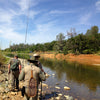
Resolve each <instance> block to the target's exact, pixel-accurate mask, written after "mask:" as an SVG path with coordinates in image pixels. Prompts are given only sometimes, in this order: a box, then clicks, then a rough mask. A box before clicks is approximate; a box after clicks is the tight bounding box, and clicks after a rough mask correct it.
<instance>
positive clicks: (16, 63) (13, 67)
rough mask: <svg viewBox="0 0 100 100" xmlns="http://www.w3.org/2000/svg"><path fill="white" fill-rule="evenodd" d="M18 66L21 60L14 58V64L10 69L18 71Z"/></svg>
mask: <svg viewBox="0 0 100 100" xmlns="http://www.w3.org/2000/svg"><path fill="white" fill-rule="evenodd" d="M18 66H19V61H18V59H14V60H13V64H11V66H10V69H11V70H13V71H16V70H18V69H19V68H18Z"/></svg>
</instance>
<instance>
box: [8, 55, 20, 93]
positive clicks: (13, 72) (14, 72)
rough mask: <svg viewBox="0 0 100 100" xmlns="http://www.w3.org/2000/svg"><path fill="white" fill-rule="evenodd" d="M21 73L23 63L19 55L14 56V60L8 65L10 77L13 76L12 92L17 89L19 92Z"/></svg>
mask: <svg viewBox="0 0 100 100" xmlns="http://www.w3.org/2000/svg"><path fill="white" fill-rule="evenodd" d="M20 72H21V62H20V60H18V55H14V58H13V59H11V60H10V62H9V65H8V75H10V76H11V79H10V80H11V91H14V90H15V84H16V89H17V90H19V80H18V77H19V74H20Z"/></svg>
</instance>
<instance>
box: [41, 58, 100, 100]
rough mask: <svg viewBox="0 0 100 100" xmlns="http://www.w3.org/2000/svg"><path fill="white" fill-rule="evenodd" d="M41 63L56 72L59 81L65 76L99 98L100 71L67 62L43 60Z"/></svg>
mask: <svg viewBox="0 0 100 100" xmlns="http://www.w3.org/2000/svg"><path fill="white" fill-rule="evenodd" d="M41 62H42V64H43V65H44V66H45V67H47V68H49V69H50V70H51V71H55V72H56V75H57V79H58V80H62V78H63V75H65V77H66V79H67V80H68V81H72V83H73V84H76V83H77V84H79V85H82V86H83V88H84V87H87V88H88V89H89V91H90V92H95V93H96V94H97V96H98V91H100V69H96V68H95V67H93V66H86V65H80V64H78V63H70V62H66V61H57V60H51V59H45V60H44V59H43V58H42V59H41ZM82 86H81V87H82ZM73 87H74V86H73ZM98 98H99V97H98ZM99 99H100V98H99ZM99 99H96V100H99Z"/></svg>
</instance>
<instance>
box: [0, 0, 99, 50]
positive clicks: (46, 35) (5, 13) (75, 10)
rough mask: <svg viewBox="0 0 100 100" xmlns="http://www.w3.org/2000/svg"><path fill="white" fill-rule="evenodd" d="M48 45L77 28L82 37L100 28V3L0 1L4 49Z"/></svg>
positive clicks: (91, 0) (0, 37)
mask: <svg viewBox="0 0 100 100" xmlns="http://www.w3.org/2000/svg"><path fill="white" fill-rule="evenodd" d="M27 16H28V17H29V18H28V19H29V20H28V34H27V41H26V43H29V44H30V43H45V42H51V41H53V40H55V39H56V35H58V34H59V33H61V32H62V33H64V34H65V35H66V33H67V31H69V30H70V29H71V28H75V29H76V32H78V33H86V30H87V29H90V28H91V27H92V26H94V25H97V26H98V27H99V28H100V0H0V47H1V48H3V49H4V48H7V47H9V44H13V43H25V32H26V23H27Z"/></svg>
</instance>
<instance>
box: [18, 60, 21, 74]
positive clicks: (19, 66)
mask: <svg viewBox="0 0 100 100" xmlns="http://www.w3.org/2000/svg"><path fill="white" fill-rule="evenodd" d="M18 67H19V73H20V72H21V68H22V66H21V62H20V60H19V66H18Z"/></svg>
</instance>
